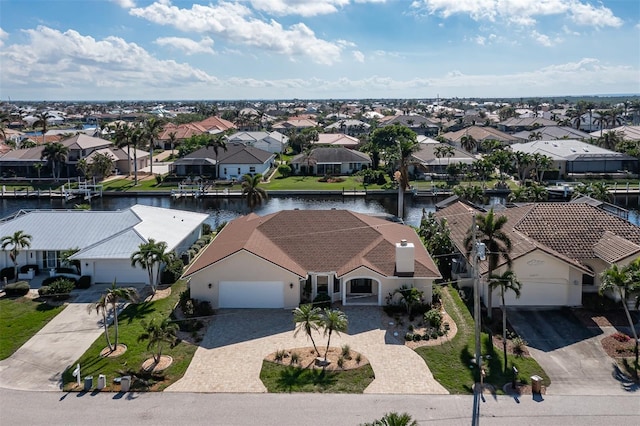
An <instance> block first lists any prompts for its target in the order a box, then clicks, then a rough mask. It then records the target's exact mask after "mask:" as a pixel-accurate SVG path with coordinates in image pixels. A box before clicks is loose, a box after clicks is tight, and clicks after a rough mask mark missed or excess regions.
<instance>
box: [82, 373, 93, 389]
mask: <svg viewBox="0 0 640 426" xmlns="http://www.w3.org/2000/svg"><path fill="white" fill-rule="evenodd" d="M92 387H93V376H87V377H85V378H84V390H86V391H89V390H91V388H92Z"/></svg>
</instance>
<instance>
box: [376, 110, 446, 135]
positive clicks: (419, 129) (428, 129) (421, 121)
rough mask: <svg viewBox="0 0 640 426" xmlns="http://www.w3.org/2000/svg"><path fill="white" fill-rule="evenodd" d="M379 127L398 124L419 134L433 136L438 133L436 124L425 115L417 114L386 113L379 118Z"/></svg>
mask: <svg viewBox="0 0 640 426" xmlns="http://www.w3.org/2000/svg"><path fill="white" fill-rule="evenodd" d="M379 123H380V127H383V126H392V125H394V124H400V125H402V126H405V127H408V128H410V129H411V130H413V131H414V132H416V133H417V134H419V135H425V136H429V135H431V136H434V135H437V134H438V129H439V127H438V125H437V124H436V123H434V122H433V121H431V120H429V119H428V118H426V117H423V116H421V115H417V114H410V115H407V114H402V115H387V116H384V117H382V118H380V120H379Z"/></svg>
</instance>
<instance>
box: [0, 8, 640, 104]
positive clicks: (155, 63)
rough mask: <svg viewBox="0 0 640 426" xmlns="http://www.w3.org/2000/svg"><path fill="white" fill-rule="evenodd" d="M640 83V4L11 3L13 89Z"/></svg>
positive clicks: (4, 85)
mask: <svg viewBox="0 0 640 426" xmlns="http://www.w3.org/2000/svg"><path fill="white" fill-rule="evenodd" d="M619 93H625V94H638V93H640V1H638V0H601V1H592V0H226V1H217V0H210V1H196V2H194V1H183V0H0V100H3V101H4V100H8V99H9V98H10V99H12V100H34V101H38V100H136V99H140V100H145V99H148V100H152V99H163V100H171V99H197V100H199V99H291V98H300V99H310V98H313V99H330V98H333V99H339V98H434V97H436V96H440V97H445V98H451V97H525V98H529V97H551V96H554V97H562V96H570V95H590V94H619Z"/></svg>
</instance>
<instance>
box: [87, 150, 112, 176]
mask: <svg viewBox="0 0 640 426" xmlns="http://www.w3.org/2000/svg"><path fill="white" fill-rule="evenodd" d="M90 170H91V175H92V176H94V177H98V178H99V179H104V178H106V177H108V176H110V175H111V172H112V171H113V158H112V157H111V155H109V154H106V153H105V154H103V153H100V152H97V153H95V154H94V155H93V158H92V162H91V167H90Z"/></svg>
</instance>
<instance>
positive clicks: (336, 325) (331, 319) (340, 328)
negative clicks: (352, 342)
mask: <svg viewBox="0 0 640 426" xmlns="http://www.w3.org/2000/svg"><path fill="white" fill-rule="evenodd" d="M321 324H322V327H323V328H324V335H325V336H328V338H327V349H326V350H325V351H324V361H325V362H327V354H328V353H329V344H330V343H331V334H333V333H336V334H337V335H340V333H343V332H346V331H347V326H348V325H349V319H348V318H347V314H345V313H344V312H342V311H341V310H339V309H326V308H325V309H324V310H323V311H322V318H321Z"/></svg>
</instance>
